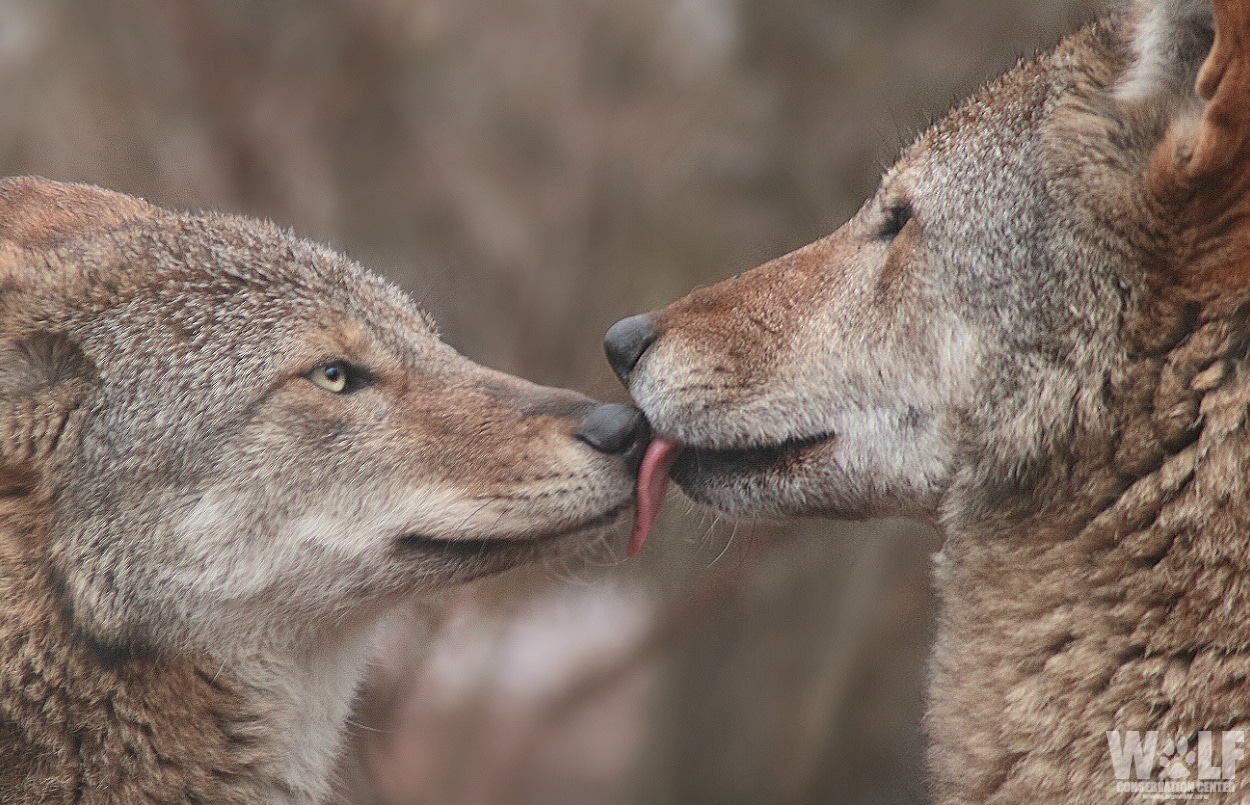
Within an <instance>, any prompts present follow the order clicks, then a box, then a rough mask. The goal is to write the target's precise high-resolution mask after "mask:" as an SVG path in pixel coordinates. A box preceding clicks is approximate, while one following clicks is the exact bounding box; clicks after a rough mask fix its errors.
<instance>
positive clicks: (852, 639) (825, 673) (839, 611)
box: [777, 534, 912, 805]
mask: <svg viewBox="0 0 1250 805" xmlns="http://www.w3.org/2000/svg"><path fill="white" fill-rule="evenodd" d="M904 537H905V538H907V539H911V538H912V535H910V534H907V535H904ZM898 538H899V537H898V536H896V535H890V536H887V535H885V534H883V535H881V536H880V537H878V538H875V539H866V540H864V541H863V543H862V544H861V547H860V554H859V556H858V557H856V559H855V561H854V563H853V565H852V567H851V570H850V573H849V574H848V576H849V578H848V581H847V583H846V586H845V587H843V588H842V589H841V590H840V591H838V594H837V595H833V596H830V601H831V602H832V603H831V609H832V611H833V612H834V613H835V617H833V618H831V619H830V620H831V621H832V622H833V623H835V624H836V631H835V634H834V635H833V637H832V639H829V640H827V641H823V642H824V646H825V650H824V652H823V656H822V657H821V658H820V659H819V661H818V662H817V663H815V664H814V666H813V667H814V668H815V669H816V671H815V672H814V673H813V674H812V676H811V678H810V679H809V680H807V682H806V685H805V686H804V687H805V689H804V690H803V691H802V692H801V698H800V701H801V704H800V706H799V708H798V709H797V713H798V714H799V716H798V720H797V722H796V723H795V724H794V730H793V732H794V737H793V742H792V744H791V747H790V751H789V753H788V754H787V755H786V760H785V765H784V766H783V767H782V771H781V780H780V785H779V791H778V796H777V803H778V805H802V803H806V802H812V801H813V799H812V797H813V794H816V793H818V792H815V791H814V790H813V784H814V783H815V781H816V779H817V776H818V774H819V772H820V764H821V763H822V761H824V760H825V758H826V757H827V748H828V745H829V743H830V740H831V738H832V736H834V735H835V734H836V733H837V725H838V720H839V719H838V716H839V711H840V710H841V708H842V705H843V704H844V703H845V702H846V700H847V697H848V695H850V693H851V691H852V690H853V687H854V678H855V674H856V671H857V670H859V666H860V665H862V664H863V662H864V660H865V655H866V652H865V651H864V650H863V648H864V646H863V644H864V641H865V639H866V638H867V636H868V629H869V627H870V625H871V624H872V621H873V615H874V614H875V610H876V609H877V608H878V607H879V606H880V601H881V594H882V588H883V587H884V586H885V582H886V579H887V576H888V575H889V570H890V567H889V560H890V558H891V557H892V556H893V555H895V554H896V553H897V546H896V545H895V544H894V542H895V540H897V539H898Z"/></svg>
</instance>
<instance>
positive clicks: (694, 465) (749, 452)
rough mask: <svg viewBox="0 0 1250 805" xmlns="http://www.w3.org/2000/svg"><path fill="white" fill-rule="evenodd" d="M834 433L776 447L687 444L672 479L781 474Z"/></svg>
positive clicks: (784, 443) (790, 440)
mask: <svg viewBox="0 0 1250 805" xmlns="http://www.w3.org/2000/svg"><path fill="white" fill-rule="evenodd" d="M833 438H834V434H832V433H820V434H816V435H815V436H806V437H803V438H797V439H788V440H786V441H784V442H780V443H778V444H774V445H761V446H756V447H745V448H740V449H736V450H720V449H713V448H707V447H696V446H694V445H685V446H684V447H683V449H682V452H681V455H680V456H679V457H678V459H677V461H676V462H675V463H674V465H673V470H672V476H673V480H675V481H677V483H679V484H681V483H683V482H684V481H687V480H692V479H694V478H696V477H698V476H702V475H729V474H738V473H745V472H752V471H757V470H769V471H773V472H775V471H779V470H783V469H785V468H786V467H787V466H789V465H791V464H793V463H795V462H797V461H800V460H801V459H802V458H803V456H804V454H806V453H807V452H808V451H810V450H811V449H812V448H815V447H819V446H820V445H823V444H826V443H828V442H829V441H831V440H832V439H833Z"/></svg>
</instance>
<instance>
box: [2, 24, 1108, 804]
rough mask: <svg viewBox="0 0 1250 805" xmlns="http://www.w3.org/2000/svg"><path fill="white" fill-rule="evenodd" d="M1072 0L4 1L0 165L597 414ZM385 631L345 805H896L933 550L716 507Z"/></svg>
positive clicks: (1045, 33)
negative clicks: (670, 322)
mask: <svg viewBox="0 0 1250 805" xmlns="http://www.w3.org/2000/svg"><path fill="white" fill-rule="evenodd" d="M1095 10H1096V8H1095V6H1094V5H1092V4H1091V2H1089V1H1088V0H881V1H879V2H865V0H334V1H333V2H319V3H315V2H304V1H303V0H264V1H263V2H247V1H246V0H0V98H2V101H3V104H2V108H3V113H0V173H3V174H19V173H37V174H41V175H45V176H49V177H52V178H56V179H63V180H77V181H88V182H95V183H98V184H101V185H105V186H108V187H112V188H115V189H119V190H124V191H128V192H131V193H135V194H138V195H142V196H145V197H147V198H148V199H150V200H152V201H155V202H157V203H160V204H164V205H168V206H175V207H185V208H201V207H215V208H221V209H228V210H236V211H243V212H248V213H252V214H255V215H260V216H265V217H268V218H272V219H274V220H276V221H278V222H280V223H282V224H284V225H289V226H291V227H292V228H294V230H295V231H296V232H298V233H300V234H302V235H305V236H308V237H311V238H314V239H318V240H323V241H327V242H329V243H331V244H333V245H335V246H336V247H338V248H340V249H342V250H344V251H345V252H347V253H348V254H349V255H351V256H353V257H355V258H357V259H359V260H360V261H361V262H363V263H365V264H366V265H368V266H370V267H372V268H374V269H376V270H378V271H380V272H382V273H384V274H386V275H388V276H389V277H391V278H392V279H394V280H395V281H396V282H398V283H400V284H401V285H402V286H404V287H405V288H407V289H408V290H410V291H411V292H412V293H413V294H414V295H415V296H416V297H417V298H418V299H420V300H421V301H422V302H423V303H424V304H425V305H426V306H427V307H428V308H429V309H430V310H431V311H432V312H433V313H434V314H435V316H436V317H437V318H438V320H439V321H440V322H441V324H442V327H443V330H444V332H445V336H446V338H447V340H448V341H450V342H451V343H452V344H454V345H455V346H456V347H457V348H459V349H460V350H461V351H463V352H465V353H466V354H468V355H469V356H471V357H473V358H475V359H476V360H478V361H480V362H482V363H486V364H489V365H492V366H495V367H497V368H500V369H505V370H508V371H511V372H515V373H518V374H522V375H525V376H528V377H531V378H533V379H536V380H539V381H542V382H545V383H549V384H556V385H566V386H573V387H577V388H580V389H582V390H585V391H588V392H589V393H591V394H594V395H596V396H598V397H600V398H604V399H621V398H622V396H623V395H622V394H621V392H620V390H619V389H618V388H617V386H616V385H615V382H614V380H613V378H612V377H611V374H610V372H609V371H608V370H607V368H606V364H605V363H604V361H603V359H602V353H601V350H600V346H599V339H600V336H601V334H602V332H603V331H604V329H606V328H607V327H608V325H610V324H611V323H612V322H613V321H615V320H616V319H618V318H620V317H621V316H624V315H627V314H629V313H633V312H638V311H641V310H644V309H649V308H652V307H655V306H658V305H660V304H662V303H663V302H665V301H667V300H669V299H671V298H673V297H676V296H678V295H681V294H683V293H685V292H686V291H688V290H689V289H690V288H691V287H693V286H695V285H699V284H707V283H710V282H712V281H714V280H717V279H720V278H723V277H726V276H729V275H731V274H733V273H737V272H739V271H742V270H744V269H746V268H749V267H751V266H752V265H754V264H756V263H759V262H762V261H763V260H765V259H767V258H769V257H772V256H776V255H779V254H781V253H783V252H785V251H788V250H790V249H792V248H794V247H797V246H799V245H802V244H803V243H805V242H807V241H810V240H812V239H814V238H816V237H818V236H820V235H823V234H825V233H827V232H828V231H830V230H832V229H833V228H834V227H835V226H836V225H837V224H839V223H840V222H841V221H842V220H843V219H845V218H846V217H847V216H849V215H850V214H851V213H853V212H854V210H855V208H856V207H857V206H858V205H859V203H860V201H861V200H862V199H863V197H864V196H865V195H867V194H868V193H869V192H871V190H872V188H873V185H874V184H875V182H876V180H877V177H878V175H879V173H880V171H881V168H882V167H883V165H886V164H888V163H889V162H890V161H892V159H893V156H894V154H895V153H896V152H897V151H898V149H899V147H900V146H902V145H904V144H905V143H906V142H907V141H909V140H910V139H911V137H912V136H913V134H914V133H916V132H917V131H918V130H919V129H921V128H923V127H924V126H925V125H926V124H927V122H928V121H929V120H930V119H932V118H933V117H935V116H938V115H940V114H941V113H942V112H943V110H945V109H946V108H947V107H948V106H949V105H950V103H951V102H952V101H954V100H956V99H957V98H959V97H961V96H963V95H965V94H967V93H969V92H970V91H972V90H974V89H975V88H976V87H977V86H978V85H979V84H981V83H982V82H983V81H985V80H986V79H988V78H989V77H991V76H993V75H994V74H996V73H998V72H1000V71H1002V70H1003V69H1004V68H1006V67H1008V66H1010V65H1011V64H1012V63H1013V62H1014V61H1015V59H1016V58H1017V57H1018V56H1020V55H1028V54H1030V53H1032V52H1034V51H1036V50H1037V49H1040V48H1043V47H1046V46H1049V45H1050V44H1053V43H1054V42H1055V41H1057V39H1058V37H1059V36H1060V34H1061V33H1062V32H1064V31H1067V30H1071V29H1072V28H1074V27H1075V26H1077V25H1078V24H1080V23H1081V22H1082V21H1084V20H1086V19H1089V18H1090V17H1091V16H1092V15H1093V13H1094V11H1095ZM688 509H689V506H688V504H686V503H685V501H684V500H682V499H681V498H680V497H679V496H677V495H676V494H674V495H673V496H672V497H671V498H670V507H669V511H668V513H667V514H666V515H665V519H664V520H663V521H662V522H661V524H660V526H659V527H658V529H657V532H656V534H655V535H654V537H653V541H652V542H650V543H649V544H648V546H647V549H646V550H645V551H644V553H643V555H642V556H641V557H639V558H638V559H637V560H634V561H631V562H629V563H628V564H624V563H621V562H619V561H615V560H613V559H612V557H613V556H616V557H619V556H620V555H621V554H623V545H624V537H621V539H620V540H619V541H618V542H619V544H616V545H613V546H610V547H605V546H600V548H599V550H598V551H597V552H595V553H594V556H596V557H598V560H596V561H591V562H590V563H589V564H582V563H576V562H570V563H565V564H563V565H561V566H559V567H549V568H541V569H536V570H534V571H532V572H520V573H515V574H512V575H510V576H507V577H504V578H502V579H498V580H494V581H492V582H489V583H485V584H479V585H476V586H474V587H471V588H467V589H465V590H461V591H457V592H456V593H454V594H451V595H448V596H445V597H444V598H443V599H441V600H439V601H437V602H425V603H422V604H420V605H417V606H414V607H413V608H412V609H411V610H406V611H404V612H401V613H398V614H397V615H396V617H395V618H394V621H393V623H391V624H390V625H389V626H388V628H387V630H386V631H385V633H384V635H383V638H382V644H381V646H380V649H379V654H378V658H377V662H376V664H375V666H374V668H373V670H372V672H371V676H370V680H369V684H368V685H367V687H366V690H365V691H364V692H363V693H362V698H361V703H360V708H359V712H358V714H357V715H356V717H355V718H354V719H353V726H352V749H353V753H352V756H351V758H349V759H348V761H347V762H346V763H345V769H344V779H345V784H344V788H345V791H344V797H345V799H348V800H350V801H354V802H357V803H385V804H386V805H401V804H402V805H411V804H413V803H438V804H441V805H461V804H464V805H468V804H469V803H472V804H474V805H478V804H480V805H529V804H530V803H533V804H534V805H563V804H564V803H567V804H568V805H614V804H616V803H620V804H621V805H626V804H630V805H632V804H634V803H638V804H639V805H641V804H643V803H646V804H648V805H650V804H654V805H667V804H668V803H682V804H683V805H696V804H698V803H712V804H714V805H736V804H737V803H743V804H744V805H745V804H746V803H777V805H792V804H797V803H864V804H865V805H868V804H870V803H909V802H918V801H921V800H922V797H923V775H922V737H921V713H922V706H923V700H922V687H923V678H924V656H925V652H926V644H927V642H928V640H929V637H930V633H931V623H932V619H933V614H932V608H933V602H932V599H931V594H930V590H929V584H928V555H929V553H931V552H932V551H933V550H935V549H936V547H937V545H938V541H937V539H936V537H935V536H934V535H932V534H929V533H927V532H924V531H923V530H921V529H919V528H917V527H915V526H912V525H909V524H906V523H886V524H871V525H858V526H848V525H841V524H833V523H825V522H811V523H804V524H800V525H798V526H793V527H785V528H780V527H775V526H765V525H761V524H752V523H739V524H732V523H718V522H715V521H714V518H710V517H706V516H702V515H700V513H698V512H688Z"/></svg>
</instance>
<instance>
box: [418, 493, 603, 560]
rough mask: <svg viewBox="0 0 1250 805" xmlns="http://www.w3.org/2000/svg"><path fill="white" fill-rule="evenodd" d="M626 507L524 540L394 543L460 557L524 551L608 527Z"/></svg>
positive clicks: (429, 539)
mask: <svg viewBox="0 0 1250 805" xmlns="http://www.w3.org/2000/svg"><path fill="white" fill-rule="evenodd" d="M625 509H626V506H623V505H622V506H618V507H616V508H614V509H610V510H609V511H606V512H604V513H603V514H600V515H598V516H597V517H592V518H590V519H588V520H584V521H582V522H580V523H577V524H575V525H571V526H569V527H568V528H562V529H560V530H558V531H546V532H542V533H537V534H531V535H526V536H523V537H476V538H469V539H454V538H452V539H449V538H444V537H431V536H428V535H426V534H405V535H403V536H401V537H398V538H397V539H396V540H395V544H396V545H398V546H400V547H401V548H403V549H406V550H418V551H428V552H440V553H447V554H456V555H460V556H487V555H490V554H497V553H508V552H510V551H514V552H525V551H528V550H532V549H535V548H540V547H542V546H545V545H548V544H551V543H554V542H558V541H560V540H561V539H563V538H564V537H571V536H574V535H576V534H580V533H582V532H585V531H591V530H594V529H600V528H608V527H609V526H611V525H612V524H613V523H615V522H616V519H617V518H618V517H619V516H620V514H621V512H623V511H625Z"/></svg>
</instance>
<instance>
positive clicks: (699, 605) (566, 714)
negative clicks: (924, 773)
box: [488, 530, 787, 805]
mask: <svg viewBox="0 0 1250 805" xmlns="http://www.w3.org/2000/svg"><path fill="white" fill-rule="evenodd" d="M786 536H787V532H785V531H775V530H769V531H764V530H757V531H756V532H754V533H753V535H752V538H751V539H749V540H745V541H743V543H742V546H743V547H742V548H741V549H740V550H739V551H738V552H737V555H736V556H735V557H734V560H733V561H721V562H718V563H717V564H716V565H715V566H714V567H712V568H709V569H708V570H707V571H705V573H704V574H703V575H701V576H700V577H699V578H698V580H697V581H696V582H695V583H694V586H693V588H692V589H690V590H689V591H688V592H686V593H683V594H681V595H679V596H677V597H676V599H675V600H673V601H670V602H667V603H665V604H663V606H662V608H661V609H660V611H659V612H658V613H657V614H656V616H655V618H654V620H653V621H652V622H651V624H650V626H649V628H648V629H647V630H646V631H644V632H643V633H642V635H641V636H640V637H639V638H638V639H637V640H636V641H635V642H634V643H633V645H631V646H629V647H628V648H627V649H626V650H625V651H623V652H621V653H620V654H618V655H617V656H615V657H611V658H609V659H607V660H605V661H604V662H602V663H601V664H600V665H598V666H597V667H594V668H591V669H590V670H588V671H586V672H585V673H583V674H582V675H581V676H580V677H578V678H576V679H574V680H573V681H572V682H571V683H569V684H568V685H567V686H566V687H565V688H564V689H563V690H562V691H561V693H560V694H559V695H558V696H555V697H553V698H551V699H550V700H548V701H547V702H546V704H545V705H544V706H543V707H542V709H541V710H540V711H539V712H538V713H536V714H535V715H534V718H533V720H532V722H531V724H532V726H531V728H530V737H529V739H528V740H525V741H522V742H521V744H520V746H521V747H522V749H521V751H520V752H519V753H518V754H517V755H516V756H515V757H514V758H513V759H512V761H511V768H512V770H511V773H505V774H503V775H501V776H500V777H499V778H497V779H499V780H500V781H501V784H509V785H511V784H510V783H508V781H513V782H515V781H516V780H521V779H524V778H525V774H526V770H527V769H530V768H532V767H534V765H535V764H534V759H535V758H536V757H537V756H538V755H539V754H540V753H541V751H542V749H543V747H544V746H545V745H546V744H547V743H548V741H549V740H550V738H551V736H552V735H554V734H555V733H557V732H558V731H559V730H560V729H561V728H562V727H564V725H566V724H567V723H568V722H569V721H570V720H572V719H573V718H574V717H575V716H576V715H577V714H578V713H580V712H582V711H583V710H584V709H586V708H588V707H591V706H593V705H594V704H595V702H596V701H597V700H598V699H599V698H601V697H603V696H605V695H607V694H609V693H611V692H612V691H614V690H616V689H617V688H619V687H620V686H621V685H623V684H624V683H625V682H626V681H628V680H629V679H630V678H631V677H633V676H634V675H635V674H638V673H641V672H642V671H643V670H645V669H646V668H647V666H648V665H649V664H651V663H653V662H655V661H656V660H657V658H658V657H660V656H661V655H662V654H663V653H664V652H665V651H666V650H668V649H670V648H671V647H672V646H673V645H674V644H675V643H677V642H678V641H679V640H681V638H682V637H683V636H684V635H686V634H687V633H688V632H689V631H690V630H692V629H694V628H697V626H698V624H699V623H700V622H701V621H703V619H704V618H705V617H707V615H708V614H709V613H711V612H714V611H717V610H720V609H723V608H724V604H725V602H726V601H727V600H728V599H731V598H733V597H734V596H736V595H739V594H741V592H742V590H743V589H744V587H745V586H746V585H747V584H748V583H749V582H750V579H751V577H752V576H753V575H754V574H755V573H757V572H758V571H759V569H760V567H761V564H762V560H763V558H764V557H765V556H766V555H767V553H768V552H769V551H770V550H772V548H773V547H774V546H775V545H776V544H777V543H778V541H779V540H781V539H784V538H785V537H786ZM511 794H512V792H511V790H508V791H504V790H499V791H496V792H495V793H494V795H493V796H492V797H491V798H490V799H489V800H488V801H489V802H492V803H499V805H508V803H509V802H510V801H511V798H510V797H511Z"/></svg>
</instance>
